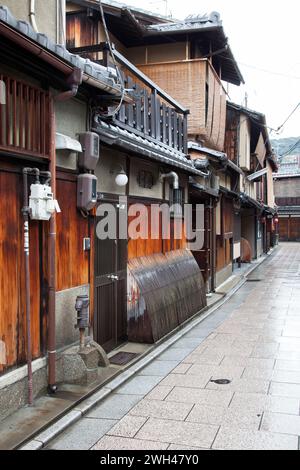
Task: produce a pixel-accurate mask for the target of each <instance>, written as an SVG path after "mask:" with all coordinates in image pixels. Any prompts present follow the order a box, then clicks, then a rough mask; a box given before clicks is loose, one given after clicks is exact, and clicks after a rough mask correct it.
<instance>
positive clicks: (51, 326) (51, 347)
mask: <svg viewBox="0 0 300 470" xmlns="http://www.w3.org/2000/svg"><path fill="white" fill-rule="evenodd" d="M49 107H50V110H49V111H50V113H49V114H50V164H49V170H50V173H51V176H52V178H51V186H52V192H53V197H54V199H55V198H56V146H55V111H54V102H53V98H52V97H50V102H49ZM48 266H49V314H48V392H49V393H55V392H56V389H57V387H56V364H55V362H56V335H55V298H56V295H55V292H56V213H55V212H54V213H53V214H52V216H51V219H50V225H49V235H48Z"/></svg>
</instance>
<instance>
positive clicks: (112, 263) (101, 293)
mask: <svg viewBox="0 0 300 470" xmlns="http://www.w3.org/2000/svg"><path fill="white" fill-rule="evenodd" d="M114 207H115V210H116V211H117V212H118V208H117V205H114ZM100 220H101V217H97V219H96V226H97V223H98V222H99V221H100ZM117 233H118V230H117ZM126 296H127V240H119V239H118V238H115V239H106V240H100V239H99V238H98V237H97V234H96V237H95V304H94V305H95V312H94V336H95V340H96V341H97V342H98V343H99V344H100V345H101V346H102V347H103V348H104V349H105V351H106V352H109V351H112V350H113V349H114V348H115V347H116V346H118V345H119V344H120V343H121V342H122V341H124V340H125V339H126V335H127V307H126V306H127V298H126Z"/></svg>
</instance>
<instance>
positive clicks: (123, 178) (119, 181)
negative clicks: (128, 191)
mask: <svg viewBox="0 0 300 470" xmlns="http://www.w3.org/2000/svg"><path fill="white" fill-rule="evenodd" d="M115 182H116V185H117V186H121V187H122V186H126V185H127V183H128V176H127V175H126V173H125V171H124V170H123V169H122V170H121V171H120V172H119V173H118V174H117V176H116V179H115Z"/></svg>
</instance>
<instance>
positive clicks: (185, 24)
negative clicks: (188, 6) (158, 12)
mask: <svg viewBox="0 0 300 470" xmlns="http://www.w3.org/2000/svg"><path fill="white" fill-rule="evenodd" d="M212 26H213V27H216V26H222V21H221V20H220V14H219V13H217V12H213V13H211V14H210V15H207V14H205V15H190V16H188V17H187V18H185V19H184V20H183V21H174V22H169V23H162V24H153V25H150V26H148V30H149V31H161V32H163V31H170V32H171V31H179V30H180V31H185V30H191V29H197V30H198V29H201V28H209V27H212Z"/></svg>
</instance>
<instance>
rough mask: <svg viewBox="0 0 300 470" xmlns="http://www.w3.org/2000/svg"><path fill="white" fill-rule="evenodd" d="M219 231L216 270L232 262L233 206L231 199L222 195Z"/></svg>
mask: <svg viewBox="0 0 300 470" xmlns="http://www.w3.org/2000/svg"><path fill="white" fill-rule="evenodd" d="M221 232H222V233H221V235H218V236H217V259H216V269H217V272H219V271H221V270H222V269H223V268H225V267H226V266H228V265H229V264H230V263H232V242H233V232H234V208H233V201H232V200H231V199H229V198H226V197H224V196H223V197H222V201H221Z"/></svg>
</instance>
